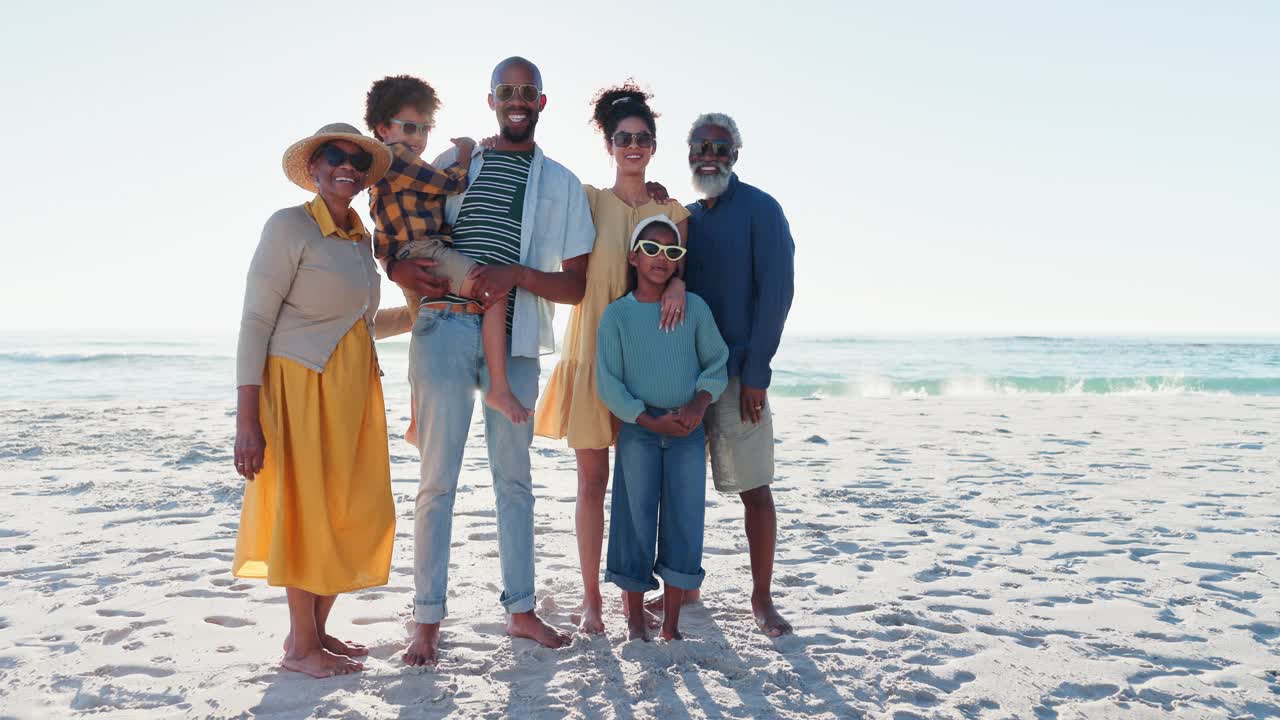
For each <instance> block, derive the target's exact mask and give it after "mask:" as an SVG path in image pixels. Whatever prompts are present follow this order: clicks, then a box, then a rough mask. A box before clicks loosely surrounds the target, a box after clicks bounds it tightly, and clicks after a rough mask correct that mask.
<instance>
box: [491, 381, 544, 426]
mask: <svg viewBox="0 0 1280 720" xmlns="http://www.w3.org/2000/svg"><path fill="white" fill-rule="evenodd" d="M484 404H485V405H488V406H489V407H491V408H493V409H494V410H497V411H498V412H500V413H502V414H503V415H506V416H507V419H508V420H510V421H511V422H513V423H515V424H517V425H520V424H522V423H527V422H529V416H530V415H532V414H533V411H532V410H530V409H529V408H527V407H525V406H524V405H521V404H520V401H519V400H518V399H516V396H515V395H514V394H512V392H511V391H510V390H507V391H506V392H498V391H496V390H492V389H491V390H489V392H487V393H485V394H484Z"/></svg>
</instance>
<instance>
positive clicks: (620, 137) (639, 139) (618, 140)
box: [613, 130, 653, 148]
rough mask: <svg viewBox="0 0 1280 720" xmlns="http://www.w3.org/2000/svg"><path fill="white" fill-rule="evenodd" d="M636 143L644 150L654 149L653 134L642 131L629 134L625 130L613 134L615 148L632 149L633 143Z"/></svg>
mask: <svg viewBox="0 0 1280 720" xmlns="http://www.w3.org/2000/svg"><path fill="white" fill-rule="evenodd" d="M633 139H634V140H635V141H636V145H637V146H639V147H642V148H647V147H653V133H651V132H648V131H641V132H638V133H629V132H627V131H625V130H619V131H618V132H616V133H614V134H613V146H614V147H620V148H621V147H631V141H632V140H633Z"/></svg>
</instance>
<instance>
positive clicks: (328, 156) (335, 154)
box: [320, 145, 373, 172]
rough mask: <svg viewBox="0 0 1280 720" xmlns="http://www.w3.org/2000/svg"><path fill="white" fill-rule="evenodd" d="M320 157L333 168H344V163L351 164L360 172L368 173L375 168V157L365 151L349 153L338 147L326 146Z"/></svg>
mask: <svg viewBox="0 0 1280 720" xmlns="http://www.w3.org/2000/svg"><path fill="white" fill-rule="evenodd" d="M320 156H321V157H323V158H324V161H325V162H327V163H329V165H331V166H333V167H342V163H345V162H347V161H350V162H351V167H353V168H355V169H356V170H359V171H360V172H368V171H369V168H371V167H373V155H370V154H369V153H367V152H365V151H364V150H357V151H355V152H353V153H349V152H347V151H346V150H343V149H342V148H340V147H338V146H337V145H325V146H324V147H322V148H320Z"/></svg>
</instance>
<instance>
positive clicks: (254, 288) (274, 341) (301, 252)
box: [236, 205, 413, 386]
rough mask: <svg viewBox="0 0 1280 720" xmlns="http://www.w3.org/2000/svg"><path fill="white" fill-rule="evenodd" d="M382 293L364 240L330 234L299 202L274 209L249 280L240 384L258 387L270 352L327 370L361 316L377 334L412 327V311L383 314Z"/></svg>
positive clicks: (238, 369)
mask: <svg viewBox="0 0 1280 720" xmlns="http://www.w3.org/2000/svg"><path fill="white" fill-rule="evenodd" d="M380 297H381V278H380V276H379V275H378V271H377V268H376V266H375V264H374V261H373V251H372V248H371V247H370V244H369V239H368V238H367V237H366V238H362V239H360V240H359V241H355V242H353V241H351V240H344V239H342V238H339V237H326V236H325V235H322V234H321V232H320V226H319V225H318V224H317V223H316V221H315V220H314V219H313V218H312V217H311V215H310V213H308V212H307V210H306V208H305V207H304V206H302V205H299V206H297V207H291V208H285V209H283V210H278V211H276V213H275V214H274V215H272V216H271V219H269V220H267V224H266V226H265V227H263V228H262V239H261V240H260V241H259V242H258V250H257V252H255V253H254V255H253V261H252V262H251V263H250V264H249V275H248V278H247V279H246V281H245V290H244V312H243V314H242V316H241V318H240V341H239V344H238V346H237V348H236V385H237V386H239V385H261V384H262V375H263V371H264V370H265V368H266V363H267V356H268V355H275V356H278V357H283V358H288V359H290V360H293V361H295V362H298V363H300V364H302V365H304V366H306V367H308V368H310V369H312V370H314V371H316V372H323V371H324V366H325V363H327V362H328V361H329V355H331V354H332V353H333V350H334V348H336V347H337V346H338V342H339V341H340V340H342V337H343V336H344V335H346V334H347V331H348V330H350V329H351V327H352V326H353V325H355V324H356V322H357V321H359V320H360V318H361V317H363V318H364V321H365V322H366V323H367V324H368V326H369V334H370V335H372V336H373V337H374V338H378V339H381V338H384V337H390V336H392V335H398V334H400V333H403V332H407V331H408V330H409V329H410V328H411V327H412V326H413V317H412V315H411V314H410V313H409V310H408V308H405V307H399V308H395V309H392V310H383V311H379V310H378V302H379V300H380ZM375 357H376V355H375Z"/></svg>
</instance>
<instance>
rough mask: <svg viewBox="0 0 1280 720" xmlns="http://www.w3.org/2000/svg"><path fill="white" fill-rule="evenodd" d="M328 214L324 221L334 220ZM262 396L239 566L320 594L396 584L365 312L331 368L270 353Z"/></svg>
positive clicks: (382, 419)
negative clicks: (258, 456) (260, 441)
mask: <svg viewBox="0 0 1280 720" xmlns="http://www.w3.org/2000/svg"><path fill="white" fill-rule="evenodd" d="M312 210H313V215H314V214H317V213H319V212H324V211H319V210H316V209H314V208H313V209H312ZM324 215H325V216H326V217H325V218H323V219H322V218H317V220H318V221H319V222H320V225H321V228H322V229H328V228H326V223H325V222H324V220H329V218H328V217H327V212H324ZM328 225H330V226H332V221H331V220H330V221H329V223H328ZM357 227H358V226H353V228H352V230H353V233H354V232H363V230H364V229H363V227H359V230H357V229H356V228H357ZM336 234H337V235H338V236H339V237H341V238H343V239H347V240H349V239H351V238H349V237H347V234H346V233H344V232H342V231H341V229H340V228H339V229H337V233H336ZM335 242H342V240H335ZM258 404H259V416H260V419H261V422H262V432H263V435H264V436H265V437H266V442H267V449H266V455H265V458H264V463H263V466H262V472H261V473H259V474H258V476H257V477H256V478H254V480H253V481H252V482H247V483H246V484H245V491H244V505H243V507H242V508H241V512H240V530H239V534H238V536H237V538H236V554H235V560H234V562H233V565H232V574H234V575H235V576H236V577H242V578H266V580H267V583H268V584H269V585H276V586H285V587H294V588H299V589H301V590H306V591H307V592H310V593H315V594H316V595H336V594H338V593H344V592H348V591H351V590H358V589H360V588H366V587H373V586H377V585H385V584H387V578H388V575H389V573H390V569H391V549H392V544H393V542H394V540H395V501H394V499H393V497H392V494H391V463H390V459H389V458H388V450H387V418H386V411H385V409H384V406H383V400H382V380H381V378H380V376H379V371H378V363H377V357H376V355H375V352H374V346H373V339H372V338H371V337H370V336H369V330H368V327H367V326H366V325H365V321H364V320H363V319H361V320H359V321H358V322H356V324H355V325H353V326H352V328H351V329H350V330H348V331H347V334H346V335H344V336H343V338H342V340H341V341H339V342H338V347H337V348H335V349H334V351H333V354H332V355H330V356H329V360H328V362H327V363H326V364H325V366H324V372H322V373H318V372H315V371H314V370H311V369H310V368H307V367H304V366H303V365H300V364H298V363H296V362H294V361H292V360H288V359H285V358H282V357H276V356H269V357H268V358H267V364H266V371H265V372H264V374H263V381H262V389H261V390H260V391H259V393H258Z"/></svg>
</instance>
